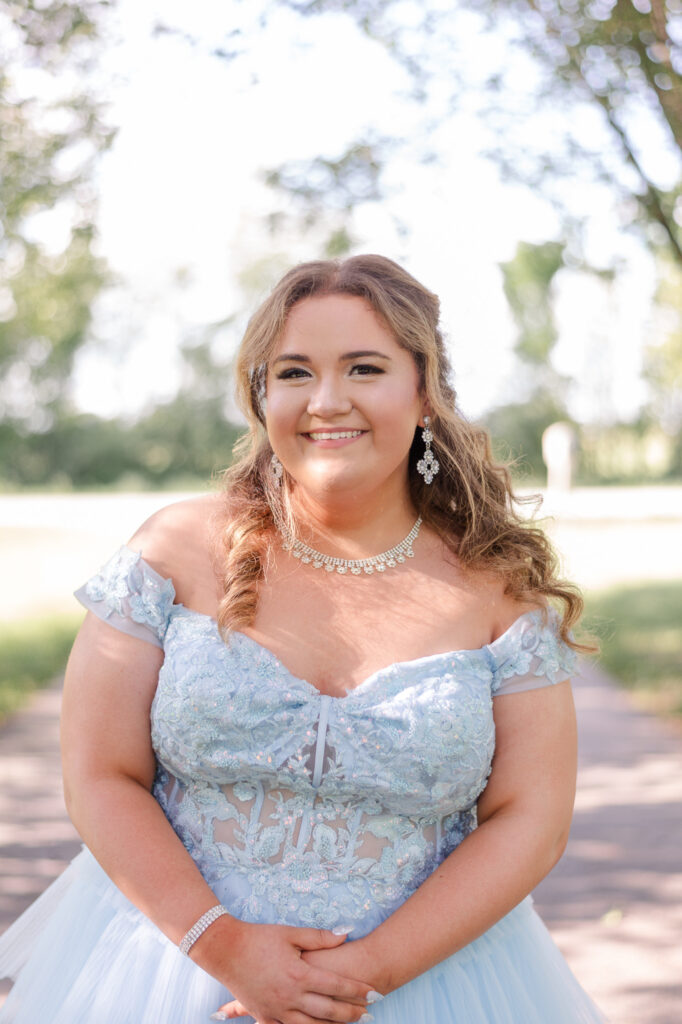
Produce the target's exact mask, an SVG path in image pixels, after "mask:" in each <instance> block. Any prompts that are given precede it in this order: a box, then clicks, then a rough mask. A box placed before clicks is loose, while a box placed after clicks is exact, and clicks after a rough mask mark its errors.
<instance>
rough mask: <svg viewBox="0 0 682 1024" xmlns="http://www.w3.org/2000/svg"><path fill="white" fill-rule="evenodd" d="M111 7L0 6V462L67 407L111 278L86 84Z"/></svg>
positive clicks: (89, 2) (19, 0)
mask: <svg viewBox="0 0 682 1024" xmlns="http://www.w3.org/2000/svg"><path fill="white" fill-rule="evenodd" d="M110 6H111V4H110V2H109V0H78V2H66V0H51V2H50V0H42V2H40V3H36V2H31V0H0V218H1V220H0V458H2V460H3V461H5V462H7V461H10V462H12V461H13V458H14V457H13V456H12V453H11V451H10V449H11V448H12V446H13V445H15V444H17V443H18V438H19V437H20V435H22V434H24V435H27V434H30V433H34V432H39V433H40V432H44V431H46V430H48V429H49V428H50V427H51V426H52V425H53V424H54V421H55V417H56V416H57V415H58V414H59V413H60V412H61V411H62V410H63V408H64V386H65V383H66V381H67V379H68V376H69V373H70V371H71V367H72V363H73V358H74V355H75V353H76V351H77V350H78V348H79V347H80V346H81V345H82V344H83V343H84V341H85V340H86V338H87V335H88V328H89V325H90V321H91V316H92V306H93V302H94V300H95V298H96V296H97V295H98V293H99V291H100V289H101V288H102V287H103V286H104V284H105V283H106V281H107V279H108V276H107V270H106V267H105V265H104V262H103V261H102V260H101V258H99V257H98V256H97V255H96V254H95V251H94V241H95V207H96V202H95V186H94V181H93V171H94V168H95V164H96V160H97V158H98V156H99V155H100V154H101V153H102V152H103V151H104V150H105V149H106V148H107V147H108V146H109V145H110V144H111V141H112V138H113V131H112V130H111V128H110V127H109V126H108V125H107V124H106V119H105V112H104V108H103V105H102V102H101V101H100V100H99V99H98V97H97V96H96V95H95V90H94V88H93V87H92V85H91V82H92V72H93V69H94V65H95V63H96V60H97V50H98V45H97V44H98V39H99V36H100V33H101V25H102V22H103V19H104V18H105V16H106V12H107V9H108V8H109V7H110Z"/></svg>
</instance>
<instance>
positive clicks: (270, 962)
mask: <svg viewBox="0 0 682 1024" xmlns="http://www.w3.org/2000/svg"><path fill="white" fill-rule="evenodd" d="M231 925H232V927H231V931H230V935H229V941H225V935H224V933H223V935H222V938H221V928H220V923H219V922H217V923H216V925H215V926H214V928H215V931H214V929H213V928H212V929H209V931H208V932H207V933H206V934H205V936H202V939H200V940H199V942H198V943H197V944H196V945H197V947H199V946H200V944H201V945H202V946H204V951H203V955H202V956H201V957H197V960H198V962H199V963H203V962H206V961H209V962H210V970H211V973H212V974H213V975H214V977H217V978H218V979H219V980H220V981H222V982H223V984H225V986H226V987H227V988H228V989H229V990H230V992H232V994H233V995H234V996H235V998H234V999H233V1000H232V1001H231V1002H229V1003H225V1004H224V1005H223V1006H221V1007H220V1008H219V1010H218V1011H217V1012H216V1013H215V1014H214V1015H213V1017H212V1019H213V1020H232V1019H233V1018H235V1017H243V1016H247V1017H253V1018H254V1019H255V1020H256V1021H257V1024H330V1022H347V1021H359V1020H362V1018H363V1015H364V1014H366V1012H367V1004H368V1002H373V1001H375V1000H376V999H378V998H380V995H379V993H377V992H375V991H373V990H372V983H371V981H370V980H369V978H368V965H367V963H366V962H365V963H364V964H362V963H361V952H360V950H359V949H358V950H357V951H356V950H354V949H353V947H354V946H356V945H357V944H356V943H348V944H347V945H345V946H344V943H345V942H346V936H345V935H334V933H333V932H331V931H325V930H324V929H321V928H292V927H289V926H287V925H263V924H250V923H248V922H244V921H235V920H234V919H233V920H232V922H231ZM211 932H213V935H211ZM209 936H210V939H211V949H210V951H208V950H206V948H205V944H207V941H208V940H209ZM197 952H200V950H197ZM216 961H218V962H216ZM220 961H222V963H220ZM363 975H364V979H363V980H361V979H362V976H363ZM368 997H369V998H368Z"/></svg>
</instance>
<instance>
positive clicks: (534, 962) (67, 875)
mask: <svg viewBox="0 0 682 1024" xmlns="http://www.w3.org/2000/svg"><path fill="white" fill-rule="evenodd" d="M0 977H10V978H14V979H15V984H14V986H13V988H12V991H11V993H10V995H9V997H8V999H7V1002H6V1003H5V1005H4V1006H3V1007H2V1008H0V1024H10V1022H11V1024H37V1022H40V1021H46V1022H49V1024H205V1022H206V1021H207V1020H208V1018H209V1016H210V1014H211V1013H214V1012H215V1010H216V1009H217V1008H218V1007H219V1006H220V1005H221V1004H222V1003H224V1002H227V1001H228V1000H229V999H230V998H231V997H230V994H229V992H227V990H226V989H225V988H224V987H223V986H222V985H220V984H219V983H218V982H217V981H215V979H213V978H212V977H211V976H210V975H208V974H206V973H205V972H204V971H203V970H201V968H199V967H197V966H196V964H194V963H193V962H192V961H191V960H189V959H188V958H187V957H185V956H183V955H182V954H181V953H179V952H178V950H177V948H176V947H175V946H174V945H173V944H172V943H171V942H170V941H169V940H168V939H166V938H165V936H164V935H162V933H161V932H159V930H158V929H157V928H156V927H155V926H154V925H153V924H152V923H151V922H150V921H149V920H148V919H147V918H145V917H144V915H143V914H141V913H140V911H138V910H137V909H136V908H135V907H134V906H133V905H132V904H131V903H130V902H129V901H128V900H127V899H126V898H125V897H124V896H123V895H122V893H121V892H120V891H119V890H118V889H117V888H116V887H115V886H114V884H113V883H112V882H111V881H110V880H109V878H108V877H107V876H106V875H105V874H104V872H103V871H102V869H101V868H100V867H99V865H98V864H97V863H96V861H95V860H94V858H93V857H92V855H91V854H90V853H89V852H88V851H87V850H84V851H83V852H82V853H81V854H80V855H79V856H78V857H77V858H76V859H75V860H74V861H73V863H72V864H71V865H70V867H69V868H67V870H66V871H65V872H64V873H63V874H62V875H61V876H60V877H59V878H58V879H57V881H56V882H54V883H53V885H52V886H50V888H49V889H47V890H46V892H45V893H44V894H43V895H42V896H41V897H40V899H38V900H36V902H35V903H34V904H33V905H32V906H31V907H30V908H29V909H28V910H27V911H26V913H25V914H23V915H22V916H21V917H20V918H19V919H18V920H17V921H16V922H15V923H14V924H13V925H12V927H11V928H10V929H9V930H8V931H7V932H6V933H5V935H3V936H2V938H0ZM372 1015H373V1016H374V1019H375V1022H376V1024H604V1020H605V1018H604V1017H603V1016H602V1015H601V1014H600V1013H599V1011H598V1010H597V1009H596V1007H595V1006H594V1004H593V1003H592V1002H591V1000H590V999H589V998H588V996H587V995H586V994H585V993H584V992H583V990H582V989H581V988H580V986H579V985H578V983H577V981H576V980H575V978H574V977H573V975H572V973H571V971H570V970H569V968H568V965H567V964H566V962H565V960H564V959H563V957H562V956H561V954H560V953H559V951H558V949H557V948H556V946H555V945H554V943H553V941H552V939H551V937H550V935H549V933H548V932H547V929H546V928H545V926H544V925H543V923H542V922H541V920H540V918H539V917H538V916H537V914H536V913H535V911H534V910H533V907H532V902H531V900H530V898H528V899H526V900H524V901H523V902H522V903H520V904H519V905H518V906H517V907H515V908H514V910H512V911H511V913H509V914H507V916H506V917H504V918H503V919H502V920H501V921H499V922H498V923H497V924H496V925H494V926H493V927H492V928H491V929H490V930H489V931H487V932H486V933H485V934H484V935H482V936H481V937H480V938H478V939H476V941H475V942H472V943H471V944H470V945H468V946H466V947H465V948H464V949H462V950H460V951H459V952H458V953H455V954H454V955H453V956H451V957H449V958H448V959H447V960H444V961H443V962H442V963H440V964H438V965H437V966H436V967H434V968H432V969H431V970H430V971H427V972H426V973H425V974H422V975H421V976H420V977H418V978H416V979H415V980H414V981H411V982H410V983H409V984H407V985H404V986H403V987H402V988H399V989H397V990H396V991H395V992H392V993H391V994H390V995H388V996H387V997H386V998H385V999H383V1000H382V1001H381V1002H379V1003H375V1004H374V1005H373V1006H372ZM242 1019H243V1020H246V1019H247V1018H242ZM248 1019H250V1018H248Z"/></svg>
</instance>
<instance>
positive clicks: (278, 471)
mask: <svg viewBox="0 0 682 1024" xmlns="http://www.w3.org/2000/svg"><path fill="white" fill-rule="evenodd" d="M270 470H271V472H272V475H273V477H274V478H275V484H276V486H277V487H281V486H282V474H283V473H284V469H283V467H282V463H281V462H280V461H279V459H278V458H277V456H276V455H275V453H274V452H273V453H272V458H271V459H270Z"/></svg>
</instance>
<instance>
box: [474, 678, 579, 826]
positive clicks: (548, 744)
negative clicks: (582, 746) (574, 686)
mask: <svg viewBox="0 0 682 1024" xmlns="http://www.w3.org/2000/svg"><path fill="white" fill-rule="evenodd" d="M493 713H494V719H495V755H494V758H493V763H492V771H491V773H490V778H489V780H488V784H487V786H486V788H485V790H484V792H483V794H482V795H481V798H480V800H479V802H478V820H479V822H481V823H482V822H483V821H485V820H486V819H487V818H489V817H491V816H492V815H493V814H497V813H500V812H501V811H507V810H512V811H514V812H515V811H518V810H521V811H522V812H524V813H526V814H528V815H531V816H533V818H534V819H535V821H536V822H537V824H538V826H540V827H547V828H548V829H549V830H550V831H558V832H559V833H561V834H564V833H567V831H568V826H569V824H570V819H571V814H572V811H573V800H574V796H575V777H576V762H577V737H576V722H575V709H574V706H573V695H572V692H571V686H570V682H569V681H568V680H564V681H563V682H560V683H558V684H557V685H555V686H550V685H545V686H542V687H539V688H537V689H530V690H527V691H526V692H523V693H510V694H507V695H503V696H500V697H497V698H495V700H494V702H493Z"/></svg>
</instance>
